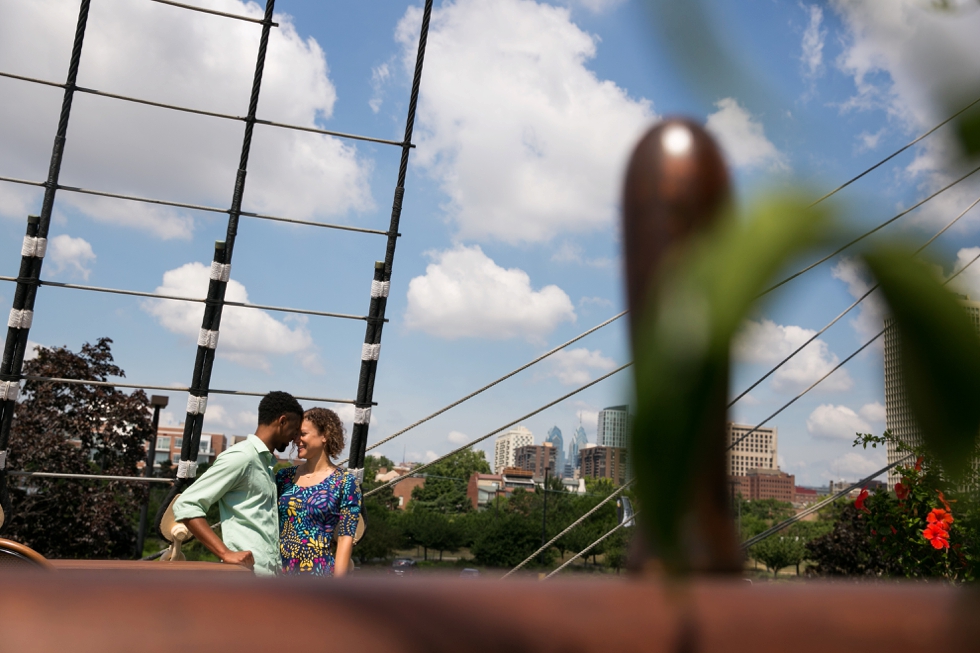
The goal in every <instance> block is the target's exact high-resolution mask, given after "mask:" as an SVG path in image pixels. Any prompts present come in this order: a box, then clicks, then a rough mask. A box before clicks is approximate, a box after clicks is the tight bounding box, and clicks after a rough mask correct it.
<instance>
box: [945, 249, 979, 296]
mask: <svg viewBox="0 0 980 653" xmlns="http://www.w3.org/2000/svg"><path fill="white" fill-rule="evenodd" d="M977 256H980V247H964V248H962V249H960V250H959V251H958V252H956V264H955V265H954V266H953V273H952V274H956V273H957V272H959V274H958V275H957V276H956V278H955V279H953V281H952V282H951V283H950V286H951V287H952V288H954V289H955V290H956V291H958V292H960V293H963V294H964V295H966V296H968V297H969V298H970V299H971V300H973V301H977V300H980V262H977V263H973V262H972V261H973V259H975V258H977ZM967 265H969V266H970V267H966V266H967ZM964 268H966V269H964Z"/></svg>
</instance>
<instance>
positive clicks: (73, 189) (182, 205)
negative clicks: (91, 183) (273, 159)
mask: <svg viewBox="0 0 980 653" xmlns="http://www.w3.org/2000/svg"><path fill="white" fill-rule="evenodd" d="M0 181H5V182H8V183H11V184H21V185H22V186H38V187H41V188H47V187H48V185H49V184H48V183H47V182H44V181H30V180H29V179H17V178H16V177H2V176H0ZM54 187H55V188H57V189H58V190H64V191H68V192H69V193H80V194H82V195H94V196H96V197H109V198H112V199H117V200H126V201H128V202H140V203H143V204H154V205H157V206H172V207H174V208H178V209H190V210H192V211H204V212H206V213H228V212H229V211H230V209H223V208H220V207H217V206H206V205H203V204H190V203H188V202H173V201H170V200H160V199H152V198H148V197H139V196H137V195H124V194H122V193H110V192H108V191H102V190H92V189H89V188H80V187H78V186H65V185H63V184H56V185H55V186H54ZM239 215H241V216H242V217H244V218H256V219H259V220H271V221H273V222H286V223H289V224H301V225H306V226H309V227H323V228H324V229H337V230H339V231H353V232H357V233H363V234H376V235H379V236H387V235H388V232H387V231H382V230H381V229H369V228H367V227H352V226H350V225H345V224H331V223H329V222H316V221H314V220H300V219H298V218H285V217H282V216H278V215H268V214H265V213H253V212H252V211H242V212H241V213H240V214H239Z"/></svg>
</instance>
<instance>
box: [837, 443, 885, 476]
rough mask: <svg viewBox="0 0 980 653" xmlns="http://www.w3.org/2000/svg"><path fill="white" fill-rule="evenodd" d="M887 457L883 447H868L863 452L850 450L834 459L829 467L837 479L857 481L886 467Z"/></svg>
mask: <svg viewBox="0 0 980 653" xmlns="http://www.w3.org/2000/svg"><path fill="white" fill-rule="evenodd" d="M885 458H886V455H885V451H884V450H883V449H867V450H862V451H861V453H858V452H856V451H849V452H847V453H846V454H844V455H843V456H840V457H838V458H835V459H834V460H832V461H831V462H830V465H828V467H829V469H830V473H831V474H832V475H833V476H834V477H835V478H836V479H837V480H844V479H846V480H850V481H857V480H858V479H862V478H864V477H865V476H867V475H868V474H871V473H872V472H874V471H875V470H878V469H881V468H882V467H884V466H885V464H886V462H885Z"/></svg>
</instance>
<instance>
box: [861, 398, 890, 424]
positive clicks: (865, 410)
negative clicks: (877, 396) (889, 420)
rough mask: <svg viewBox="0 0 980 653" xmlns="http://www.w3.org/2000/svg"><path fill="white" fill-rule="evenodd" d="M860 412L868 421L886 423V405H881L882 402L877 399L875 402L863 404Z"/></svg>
mask: <svg viewBox="0 0 980 653" xmlns="http://www.w3.org/2000/svg"><path fill="white" fill-rule="evenodd" d="M858 414H859V415H860V416H861V417H862V418H864V419H865V420H867V421H868V422H871V423H874V424H884V423H885V407H884V406H882V405H881V402H878V401H876V402H874V403H873V404H865V405H863V406H861V410H859V411H858Z"/></svg>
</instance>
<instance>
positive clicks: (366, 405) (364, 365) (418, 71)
mask: <svg viewBox="0 0 980 653" xmlns="http://www.w3.org/2000/svg"><path fill="white" fill-rule="evenodd" d="M431 17H432V0H425V9H424V10H423V12H422V28H421V30H420V33H419V49H418V54H417V55H416V57H415V76H414V77H413V78H412V94H411V96H410V98H409V102H408V116H407V118H406V120H405V139H404V140H403V141H402V156H401V163H400V165H399V166H398V182H397V183H396V185H395V197H394V201H393V202H392V206H391V224H390V226H389V227H388V247H387V249H386V250H385V260H384V263H383V266H382V269H381V270H378V267H379V266H378V264H375V273H374V280H375V282H379V281H380V282H381V283H383V284H384V291H383V292H384V296H383V297H376V296H375V295H376V293H375V291H374V289H375V288H376V287H377V286H376V285H375V284H372V292H371V312H369V314H368V315H369V317H368V324H367V328H366V329H365V334H364V344H365V345H376V346H380V344H381V329H382V327H383V326H384V319H385V308H386V307H387V304H388V299H387V297H388V288H389V287H390V283H391V268H392V265H393V263H394V260H395V245H396V244H397V243H398V223H399V222H400V221H401V216H402V200H403V199H404V197H405V177H406V175H407V173H408V155H409V153H410V152H411V148H412V132H413V131H414V129H415V111H416V109H417V108H418V102H419V89H420V88H421V85H422V64H423V62H424V61H425V45H426V42H427V41H428V40H429V19H430V18H431ZM379 272H380V275H381V276H380V279H379V276H378V275H379ZM375 310H376V312H374V311H375ZM364 358H365V357H364V356H362V358H361V374H360V377H359V378H358V381H357V399H356V403H355V404H354V405H355V407H356V408H357V409H359V410H358V411H357V413H356V415H357V416H358V417H360V418H361V419H360V422H361V423H359V420H358V419H357V417H355V421H354V428H353V429H352V430H351V443H350V461H349V463H348V465H349V466H350V468H351V469H362V468H363V467H364V453H365V449H366V448H367V436H368V426H369V423H370V408H371V404H372V402H373V397H374V379H375V375H376V374H377V370H378V361H377V356H376V352H375V356H374V359H373V360H364Z"/></svg>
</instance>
